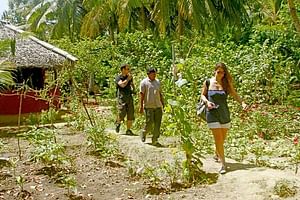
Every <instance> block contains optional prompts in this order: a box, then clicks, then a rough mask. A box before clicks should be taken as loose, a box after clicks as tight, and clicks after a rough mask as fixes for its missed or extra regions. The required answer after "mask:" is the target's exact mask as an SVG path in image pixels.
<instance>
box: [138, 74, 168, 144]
mask: <svg viewBox="0 0 300 200" xmlns="http://www.w3.org/2000/svg"><path fill="white" fill-rule="evenodd" d="M156 72H157V71H156V69H155V68H149V69H148V70H147V75H148V77H147V78H145V79H143V80H142V81H141V83H140V113H143V112H144V111H145V117H146V125H145V128H144V130H143V131H142V133H141V140H142V142H145V141H146V134H147V133H148V132H149V131H151V132H152V144H153V145H155V146H161V144H160V143H159V142H158V141H157V140H158V138H159V136H160V125H161V120H162V109H163V107H164V102H163V97H162V91H161V85H160V82H159V80H157V79H156Z"/></svg>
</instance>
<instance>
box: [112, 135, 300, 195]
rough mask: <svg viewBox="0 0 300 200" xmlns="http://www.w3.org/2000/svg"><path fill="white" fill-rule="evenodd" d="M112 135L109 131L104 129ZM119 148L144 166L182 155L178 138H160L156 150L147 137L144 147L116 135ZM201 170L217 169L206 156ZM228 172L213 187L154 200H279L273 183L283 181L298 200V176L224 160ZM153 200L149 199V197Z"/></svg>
mask: <svg viewBox="0 0 300 200" xmlns="http://www.w3.org/2000/svg"><path fill="white" fill-rule="evenodd" d="M108 131H109V132H111V133H114V131H113V130H108ZM117 137H118V139H119V142H120V147H121V149H122V150H123V151H124V153H125V154H126V155H127V156H129V157H130V158H131V159H132V160H133V161H135V162H137V163H148V164H151V165H154V166H155V165H159V164H160V163H162V162H164V161H167V162H170V163H172V162H174V156H175V155H176V157H177V158H178V157H179V158H184V154H183V152H178V151H176V149H178V148H175V147H174V146H179V142H178V139H176V138H169V137H168V138H165V137H162V138H160V140H161V141H162V142H161V143H162V144H163V146H164V147H162V148H157V147H154V146H152V145H150V144H149V143H147V141H148V142H150V141H151V138H150V137H147V141H146V144H144V143H142V142H141V141H140V138H139V136H126V135H122V133H121V134H118V135H117ZM202 161H203V163H204V166H203V169H204V171H205V172H207V173H212V174H216V172H218V169H219V167H220V164H219V163H216V162H214V160H213V159H212V156H206V158H205V159H204V160H202ZM227 163H228V167H229V170H228V172H227V173H226V174H225V175H220V176H219V175H218V179H217V182H216V183H215V184H211V185H206V186H195V187H192V188H189V189H185V190H182V191H179V192H174V193H171V194H165V195H159V197H157V199H186V200H192V199H194V200H196V199H206V200H214V199H228V200H233V199H243V200H248V199H249V200H252V199H255V200H267V199H282V198H280V197H279V196H277V195H275V194H274V192H273V190H274V186H275V184H276V182H277V181H279V180H282V179H285V180H288V181H291V182H292V183H293V185H294V186H296V187H297V194H296V195H295V196H294V197H293V198H287V199H300V174H299V173H298V174H297V175H295V174H294V172H292V171H288V170H275V169H270V168H264V167H256V166H254V165H251V164H247V163H238V162H236V161H234V160H231V159H227ZM152 198H153V197H152Z"/></svg>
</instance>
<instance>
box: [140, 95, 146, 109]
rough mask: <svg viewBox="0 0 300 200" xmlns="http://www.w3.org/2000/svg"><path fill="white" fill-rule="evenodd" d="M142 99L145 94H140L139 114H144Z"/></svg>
mask: <svg viewBox="0 0 300 200" xmlns="http://www.w3.org/2000/svg"><path fill="white" fill-rule="evenodd" d="M144 99H145V94H144V93H143V92H140V113H143V112H144Z"/></svg>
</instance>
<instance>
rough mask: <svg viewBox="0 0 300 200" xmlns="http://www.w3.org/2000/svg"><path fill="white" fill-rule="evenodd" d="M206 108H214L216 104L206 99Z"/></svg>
mask: <svg viewBox="0 0 300 200" xmlns="http://www.w3.org/2000/svg"><path fill="white" fill-rule="evenodd" d="M207 108H208V110H211V109H214V108H216V105H215V104H214V103H213V102H210V101H207Z"/></svg>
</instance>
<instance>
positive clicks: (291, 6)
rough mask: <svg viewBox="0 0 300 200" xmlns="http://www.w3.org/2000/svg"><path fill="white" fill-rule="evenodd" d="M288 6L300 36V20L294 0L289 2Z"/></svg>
mask: <svg viewBox="0 0 300 200" xmlns="http://www.w3.org/2000/svg"><path fill="white" fill-rule="evenodd" d="M288 6H289V10H290V14H291V17H292V20H293V22H294V25H295V28H296V30H297V32H298V33H299V34H300V20H299V17H298V15H297V10H296V7H295V3H294V1H293V0H288Z"/></svg>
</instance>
